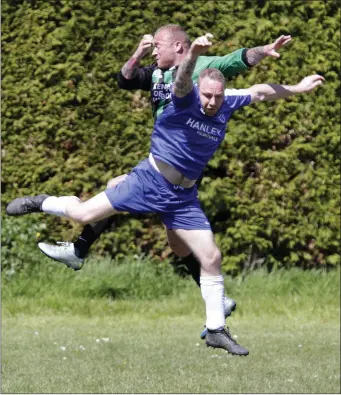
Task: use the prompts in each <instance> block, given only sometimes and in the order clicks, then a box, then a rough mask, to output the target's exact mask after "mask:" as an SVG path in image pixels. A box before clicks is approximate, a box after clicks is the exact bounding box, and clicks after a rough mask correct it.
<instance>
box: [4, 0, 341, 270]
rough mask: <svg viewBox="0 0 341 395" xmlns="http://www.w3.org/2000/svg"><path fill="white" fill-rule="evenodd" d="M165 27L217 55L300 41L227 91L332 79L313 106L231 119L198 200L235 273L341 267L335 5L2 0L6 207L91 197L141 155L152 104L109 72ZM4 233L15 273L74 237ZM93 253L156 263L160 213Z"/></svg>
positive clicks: (25, 222) (58, 229)
mask: <svg viewBox="0 0 341 395" xmlns="http://www.w3.org/2000/svg"><path fill="white" fill-rule="evenodd" d="M167 23H179V24H181V25H182V26H184V27H185V28H186V29H187V31H188V33H189V35H190V37H191V38H195V37H196V36H198V35H200V34H202V33H203V32H206V31H210V32H211V33H213V34H214V36H215V45H214V47H213V48H212V49H211V50H210V53H209V54H212V55H213V54H214V55H224V54H226V53H229V52H231V51H233V50H235V49H238V48H241V47H249V48H250V47H254V46H258V45H263V44H266V43H270V42H272V41H273V40H274V39H275V38H277V37H278V36H280V35H281V34H291V35H292V36H293V41H292V42H291V43H290V44H289V45H288V46H287V47H286V48H283V49H282V50H281V58H280V59H278V60H274V59H266V60H264V61H263V62H262V63H261V64H260V65H258V66H256V67H253V68H252V69H251V70H249V71H248V72H246V73H244V74H243V75H239V76H237V77H236V78H234V79H233V80H231V81H229V82H228V86H229V87H236V88H245V87H248V86H250V85H252V84H255V83H262V82H278V83H284V84H295V83H297V82H298V81H299V80H300V79H301V78H303V77H304V76H306V75H309V74H314V73H319V74H322V75H323V76H324V77H325V79H326V82H325V84H324V86H323V87H321V88H319V89H318V90H316V91H315V92H314V93H312V94H310V95H300V96H297V97H293V98H290V99H287V100H282V101H279V102H274V103H271V102H270V103H261V104H257V105H254V106H250V107H247V108H244V109H243V110H240V111H238V112H236V113H235V114H234V116H233V119H232V120H231V121H230V122H229V126H228V133H227V136H226V139H225V142H224V143H223V144H222V146H221V148H220V149H219V151H218V153H217V154H216V156H215V157H214V158H213V159H212V161H211V162H210V163H209V166H208V168H207V169H206V171H205V177H204V179H203V183H202V186H201V188H200V198H201V201H202V203H203V208H204V210H205V212H206V213H207V215H208V217H209V219H210V220H211V223H212V225H213V229H214V231H215V233H216V238H217V242H218V244H219V246H220V248H221V249H222V252H223V255H224V258H223V266H224V269H225V271H227V272H231V273H237V272H240V271H241V270H246V269H248V268H253V267H257V266H260V265H267V266H268V267H269V268H272V267H289V266H293V265H295V266H300V267H302V268H310V267H321V266H326V265H332V266H334V265H339V261H340V258H339V243H340V225H339V223H340V220H339V214H340V212H339V210H340V209H339V207H340V195H339V184H340V129H339V125H340V99H339V97H340V83H339V71H340V7H339V5H338V2H336V1H313V2H305V1H276V2H270V1H268V2H266V1H260V0H259V1H258V2H254V1H228V2H222V1H219V2H218V1H217V2H216V1H209V2H201V1H195V2H192V3H185V2H183V1H168V2H159V1H148V2H146V1H130V2H114V3H113V2H112V1H109V0H92V1H90V0H83V1H76V0H70V1H68V0H65V1H62V0H60V1H34V0H32V1H14V0H13V1H10V0H7V1H4V2H3V6H2V50H3V63H2V78H3V85H2V196H3V198H2V204H3V206H4V205H5V204H6V203H8V202H9V201H10V200H11V199H13V198H14V197H17V196H23V195H27V194H38V193H43V192H44V193H48V194H57V195H60V194H64V195H67V194H74V195H77V196H79V197H81V198H84V199H86V198H89V197H91V196H93V195H94V194H96V193H98V192H99V191H101V190H103V189H104V187H105V185H106V183H107V181H108V180H109V179H110V178H112V177H113V176H117V175H120V174H123V173H126V172H128V171H129V170H130V169H131V168H132V167H133V166H134V165H136V164H137V163H138V162H139V161H140V160H141V159H143V158H144V157H146V155H147V154H148V149H149V138H150V134H151V130H152V125H153V120H152V116H151V109H150V105H149V99H148V94H147V93H143V92H125V91H122V90H119V89H118V88H117V85H116V82H115V73H116V72H118V71H119V69H120V68H121V67H122V65H123V64H124V63H125V61H126V60H128V59H129V57H130V55H131V54H132V53H133V51H134V50H135V48H136V47H137V45H138V43H139V41H140V39H141V38H142V36H143V34H147V33H152V32H153V31H155V30H156V29H157V28H158V27H160V26H161V25H163V24H167ZM151 62H152V59H151V57H149V58H146V59H145V60H144V64H149V63H151ZM2 224H3V232H2V245H3V248H4V252H3V257H5V259H4V260H3V268H5V269H6V270H7V271H8V270H11V269H10V268H11V266H13V264H14V262H16V263H15V265H19V266H20V265H24V264H25V258H24V257H22V259H20V253H22V254H23V255H25V256H30V251H31V250H32V251H34V250H35V243H36V242H37V241H40V240H42V239H44V240H50V241H52V240H60V239H67V240H71V239H73V238H75V236H76V235H77V234H78V232H79V230H80V227H79V226H78V225H77V224H73V223H69V222H67V221H65V220H62V219H58V218H48V217H47V216H42V215H37V216H30V217H27V218H25V219H24V218H20V219H15V220H14V219H10V218H6V217H3V221H2ZM25 234H26V236H23V235H25ZM28 235H30V236H28ZM18 245H19V246H20V248H19V249H18ZM20 251H21V252H20ZM93 251H96V253H98V254H102V255H103V254H110V255H115V256H117V257H123V256H124V255H126V254H128V253H129V254H130V253H131V254H141V253H144V254H149V255H150V256H152V257H154V258H155V259H161V260H162V259H165V258H167V257H168V256H169V254H170V250H169V248H168V247H166V240H165V234H164V231H163V230H162V227H161V226H160V223H159V220H158V218H156V217H155V216H152V215H151V216H147V217H139V216H138V217H128V216H125V215H124V216H121V217H118V218H117V221H116V227H115V229H113V230H112V231H111V232H109V233H106V234H104V235H103V236H102V237H101V239H100V240H99V241H98V242H97V243H96V245H95V246H94V249H93ZM32 253H33V252H32ZM18 256H19V258H18ZM15 257H17V258H18V259H19V260H15V259H14V258H15ZM29 261H30V260H29V259H28V261H27V262H28V263H32V262H29ZM32 261H34V259H33V258H32ZM20 262H21V263H20Z"/></svg>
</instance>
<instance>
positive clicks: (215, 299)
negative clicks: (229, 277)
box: [200, 275, 225, 329]
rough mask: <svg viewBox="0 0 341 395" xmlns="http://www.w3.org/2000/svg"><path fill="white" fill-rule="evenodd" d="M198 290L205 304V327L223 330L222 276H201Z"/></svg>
mask: <svg viewBox="0 0 341 395" xmlns="http://www.w3.org/2000/svg"><path fill="white" fill-rule="evenodd" d="M200 288H201V295H202V297H203V299H204V301H205V303H206V327H207V328H208V329H220V328H223V327H224V325H225V315H224V278H223V276H221V275H220V276H201V277H200Z"/></svg>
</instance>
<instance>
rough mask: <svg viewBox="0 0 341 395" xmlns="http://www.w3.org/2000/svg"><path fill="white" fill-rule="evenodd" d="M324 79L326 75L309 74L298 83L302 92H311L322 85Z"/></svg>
mask: <svg viewBox="0 0 341 395" xmlns="http://www.w3.org/2000/svg"><path fill="white" fill-rule="evenodd" d="M323 81H324V77H322V75H318V74H314V75H309V76H308V77H305V78H303V80H302V81H301V82H299V83H298V84H297V87H298V89H299V91H300V92H302V93H304V92H310V91H312V90H313V89H315V88H316V87H317V86H319V85H322V84H323Z"/></svg>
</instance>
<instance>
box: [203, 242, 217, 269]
mask: <svg viewBox="0 0 341 395" xmlns="http://www.w3.org/2000/svg"><path fill="white" fill-rule="evenodd" d="M201 265H202V267H203V268H204V269H205V271H207V272H217V271H220V269H221V252H220V250H219V249H218V248H217V247H215V248H214V249H213V250H212V251H210V252H209V253H208V254H207V255H206V256H205V257H203V258H202V259H201Z"/></svg>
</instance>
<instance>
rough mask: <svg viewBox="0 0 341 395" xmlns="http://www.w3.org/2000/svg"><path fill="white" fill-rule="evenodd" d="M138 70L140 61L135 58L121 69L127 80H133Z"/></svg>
mask: <svg viewBox="0 0 341 395" xmlns="http://www.w3.org/2000/svg"><path fill="white" fill-rule="evenodd" d="M137 68H138V61H137V60H136V59H135V58H130V59H129V60H128V62H127V63H125V64H124V66H123V67H122V69H121V73H122V74H123V77H124V78H126V79H127V80H131V79H132V78H134V77H135V75H136V73H137Z"/></svg>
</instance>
